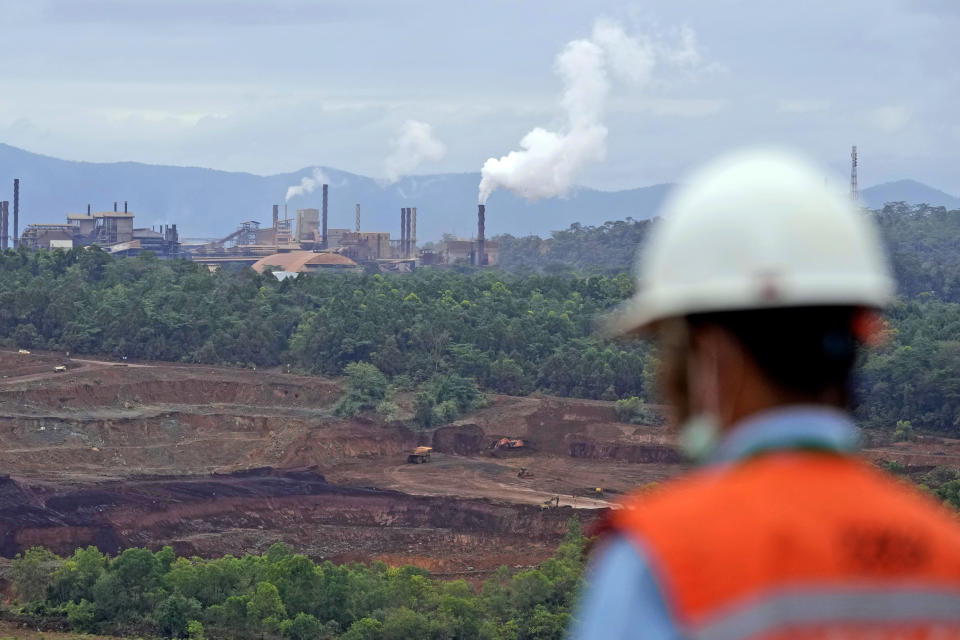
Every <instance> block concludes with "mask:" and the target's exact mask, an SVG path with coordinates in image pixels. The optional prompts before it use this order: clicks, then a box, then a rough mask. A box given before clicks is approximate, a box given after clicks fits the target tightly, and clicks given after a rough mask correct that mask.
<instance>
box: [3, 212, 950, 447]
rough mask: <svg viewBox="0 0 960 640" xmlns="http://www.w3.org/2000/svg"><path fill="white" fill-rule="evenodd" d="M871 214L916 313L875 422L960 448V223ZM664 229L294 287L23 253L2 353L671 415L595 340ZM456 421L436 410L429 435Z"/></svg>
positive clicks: (897, 328)
mask: <svg viewBox="0 0 960 640" xmlns="http://www.w3.org/2000/svg"><path fill="white" fill-rule="evenodd" d="M871 215H873V216H875V218H876V219H877V221H878V222H879V224H880V227H881V229H882V230H883V232H884V236H885V238H886V241H887V243H888V246H889V248H890V254H891V258H892V262H893V266H894V270H895V272H896V275H897V278H898V282H899V284H900V292H901V298H900V299H899V301H898V302H897V303H896V304H895V305H894V307H893V308H892V309H891V310H890V312H889V314H888V323H889V331H888V332H887V333H888V335H889V340H888V341H887V342H886V344H884V345H883V346H881V347H880V348H877V349H874V350H872V351H870V352H869V353H867V354H865V356H864V359H863V363H862V365H861V367H860V376H859V377H858V382H857V389H856V391H857V394H856V397H857V407H856V411H857V415H858V416H859V418H860V419H861V421H862V423H863V424H864V425H865V426H868V427H872V428H879V429H888V430H891V431H893V430H894V429H896V428H897V425H898V423H901V424H903V423H907V424H908V425H909V427H910V429H913V430H918V431H935V432H940V433H944V434H950V435H955V436H956V435H960V373H958V372H960V340H958V336H960V332H958V329H960V286H958V283H960V255H958V253H957V251H956V250H955V247H956V246H958V244H960V212H958V211H946V210H945V209H943V208H930V207H924V206H920V207H907V206H906V205H902V204H893V205H889V206H887V207H886V208H884V209H883V210H882V211H877V212H873V213H872V214H871ZM651 224H654V223H651V222H649V221H632V220H627V221H621V222H611V223H607V224H606V225H603V226H601V227H584V226H579V225H574V226H572V227H570V228H569V229H567V230H565V231H559V232H556V233H554V234H553V236H552V237H551V238H549V239H541V238H537V237H528V238H510V237H504V236H501V242H502V252H503V269H502V270H499V271H493V270H483V271H475V270H472V269H469V268H464V269H461V270H445V269H430V268H424V269H420V270H418V271H417V272H416V273H413V274H408V275H380V274H365V275H342V274H329V275H316V276H301V277H299V278H297V279H287V280H284V281H282V282H280V281H277V280H276V279H275V278H274V277H273V276H272V275H270V274H263V275H258V274H256V273H255V272H253V271H252V270H250V269H224V270H221V271H218V272H216V273H209V272H208V271H207V269H206V268H205V267H203V266H201V265H196V264H193V263H190V262H184V261H162V260H159V259H157V258H155V257H152V256H150V255H145V256H142V257H140V258H136V259H125V260H114V259H112V258H111V257H110V256H109V255H107V254H106V253H104V252H102V251H100V250H98V249H74V250H72V251H67V252H64V251H53V252H47V251H39V252H35V253H31V252H27V251H21V252H19V253H17V252H13V251H9V250H8V251H7V252H5V253H3V254H0V273H2V274H3V277H2V278H0V336H3V341H4V342H5V343H6V344H7V346H17V347H25V348H31V347H36V348H47V349H54V350H60V351H69V352H74V353H91V354H105V355H113V356H116V357H121V356H127V357H129V358H145V359H156V360H169V361H182V362H201V363H209V364H225V365H231V366H240V367H275V366H284V367H287V368H289V370H291V371H298V372H302V373H308V374H322V375H342V374H344V373H345V372H346V369H347V367H348V365H350V364H352V363H365V364H369V365H372V366H373V367H376V369H377V370H378V371H379V372H380V373H381V374H382V375H383V376H384V378H385V380H387V381H389V382H392V383H394V384H395V385H396V386H398V387H401V388H404V387H405V388H409V389H418V390H421V391H424V392H428V393H427V395H426V396H423V397H422V398H421V399H422V402H423V403H424V404H425V405H426V404H429V402H433V406H434V407H436V406H438V405H440V404H442V403H443V402H445V401H447V400H449V398H448V397H442V398H441V397H438V396H437V395H436V393H433V394H432V395H431V394H430V393H429V391H430V390H431V389H432V390H434V391H436V390H437V389H445V388H447V387H449V386H450V385H449V382H450V380H451V379H452V380H454V381H456V380H458V379H459V378H463V379H467V380H470V381H473V382H474V383H475V384H476V385H478V386H479V388H480V389H482V390H485V391H489V392H495V393H506V394H514V395H525V394H529V393H533V392H540V393H545V394H550V395H558V396H572V397H583V398H594V399H604V400H618V399H629V398H632V397H636V398H640V399H642V400H644V401H646V402H655V401H656V388H655V385H654V384H652V382H651V381H652V379H653V374H654V372H655V368H656V362H657V359H656V352H655V350H654V349H653V348H652V347H651V346H650V345H649V344H646V343H643V342H609V341H603V340H601V339H600V338H599V337H597V335H596V334H595V322H596V318H597V316H598V314H600V313H602V312H604V311H606V310H608V309H610V308H611V307H613V306H614V305H616V304H617V303H619V302H620V301H622V300H623V299H625V298H626V297H627V296H629V295H630V293H631V290H632V283H631V279H630V276H629V274H628V270H629V266H630V263H631V261H632V256H633V253H634V252H635V249H636V245H637V243H638V242H640V241H641V240H642V238H643V237H644V236H645V234H646V233H647V232H648V230H649V228H650V225H651ZM444 376H447V378H444ZM449 376H456V377H457V378H449ZM445 380H446V381H445ZM457 384H461V383H460V382H457ZM441 395H443V394H441ZM460 404H461V409H462V410H465V409H466V408H468V407H467V404H465V403H463V402H461V403H460ZM358 406H359V405H358ZM449 408H450V406H449V405H447V410H445V411H446V413H447V414H451V411H450V410H449ZM443 413H444V412H442V411H441V412H433V413H432V415H428V412H426V411H425V412H424V413H423V414H422V420H421V423H422V424H426V423H431V422H433V419H434V418H436V417H439V418H441V419H442V418H443V415H442V414H443Z"/></svg>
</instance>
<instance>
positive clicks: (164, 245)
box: [20, 202, 180, 258]
mask: <svg viewBox="0 0 960 640" xmlns="http://www.w3.org/2000/svg"><path fill="white" fill-rule="evenodd" d="M116 206H117V205H116V204H114V211H97V212H92V213H91V212H90V210H89V207H88V209H87V213H68V214H67V221H66V223H65V224H59V223H57V224H44V223H41V224H30V225H27V228H26V229H25V230H24V231H23V236H22V237H21V239H20V242H21V244H23V246H25V247H28V248H30V249H72V248H73V247H87V246H90V245H94V244H95V245H97V246H99V247H100V248H102V249H104V250H105V251H107V252H108V253H110V254H112V255H115V256H136V255H139V254H140V252H141V251H152V252H153V253H155V254H156V255H158V256H161V257H164V258H169V257H174V256H176V255H178V254H179V253H180V237H179V234H178V233H177V225H175V224H174V225H164V226H163V227H161V228H160V230H159V231H156V230H154V229H149V228H143V229H135V228H134V226H133V220H134V214H133V213H131V212H130V211H128V210H127V203H126V202H124V203H123V209H124V210H123V211H117V210H116Z"/></svg>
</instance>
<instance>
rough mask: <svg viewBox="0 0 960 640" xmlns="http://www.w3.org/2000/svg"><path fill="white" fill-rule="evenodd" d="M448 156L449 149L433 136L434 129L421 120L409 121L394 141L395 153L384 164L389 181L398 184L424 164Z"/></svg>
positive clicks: (404, 124)
mask: <svg viewBox="0 0 960 640" xmlns="http://www.w3.org/2000/svg"><path fill="white" fill-rule="evenodd" d="M445 155H447V147H446V145H444V144H443V143H442V142H440V140H438V139H437V138H436V137H435V136H434V135H433V127H431V126H430V125H429V124H427V123H426V122H420V121H419V120H407V121H406V122H404V123H403V126H401V127H400V135H399V136H397V138H396V139H394V141H393V151H392V152H391V153H390V155H389V156H387V159H386V161H385V162H384V173H385V174H386V176H387V180H389V181H390V182H396V181H397V180H399V179H400V178H401V177H402V176H405V175H409V174H410V173H413V171H414V170H416V168H417V167H419V166H420V165H421V164H422V163H424V162H436V161H438V160H442V159H443V157H444V156H445Z"/></svg>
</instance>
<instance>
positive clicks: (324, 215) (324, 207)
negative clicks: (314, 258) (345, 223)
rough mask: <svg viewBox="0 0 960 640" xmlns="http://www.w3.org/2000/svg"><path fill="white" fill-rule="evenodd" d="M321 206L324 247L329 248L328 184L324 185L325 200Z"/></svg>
mask: <svg viewBox="0 0 960 640" xmlns="http://www.w3.org/2000/svg"><path fill="white" fill-rule="evenodd" d="M321 208H322V209H321V212H320V215H321V216H322V219H321V220H320V224H321V225H322V227H323V230H322V231H321V233H323V248H324V249H326V248H327V185H323V201H322V204H321Z"/></svg>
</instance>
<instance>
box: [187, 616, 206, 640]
mask: <svg viewBox="0 0 960 640" xmlns="http://www.w3.org/2000/svg"><path fill="white" fill-rule="evenodd" d="M187 638H189V639H190V640H205V636H204V631H203V623H201V622H200V621H199V620H191V621H190V622H188V623H187Z"/></svg>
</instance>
